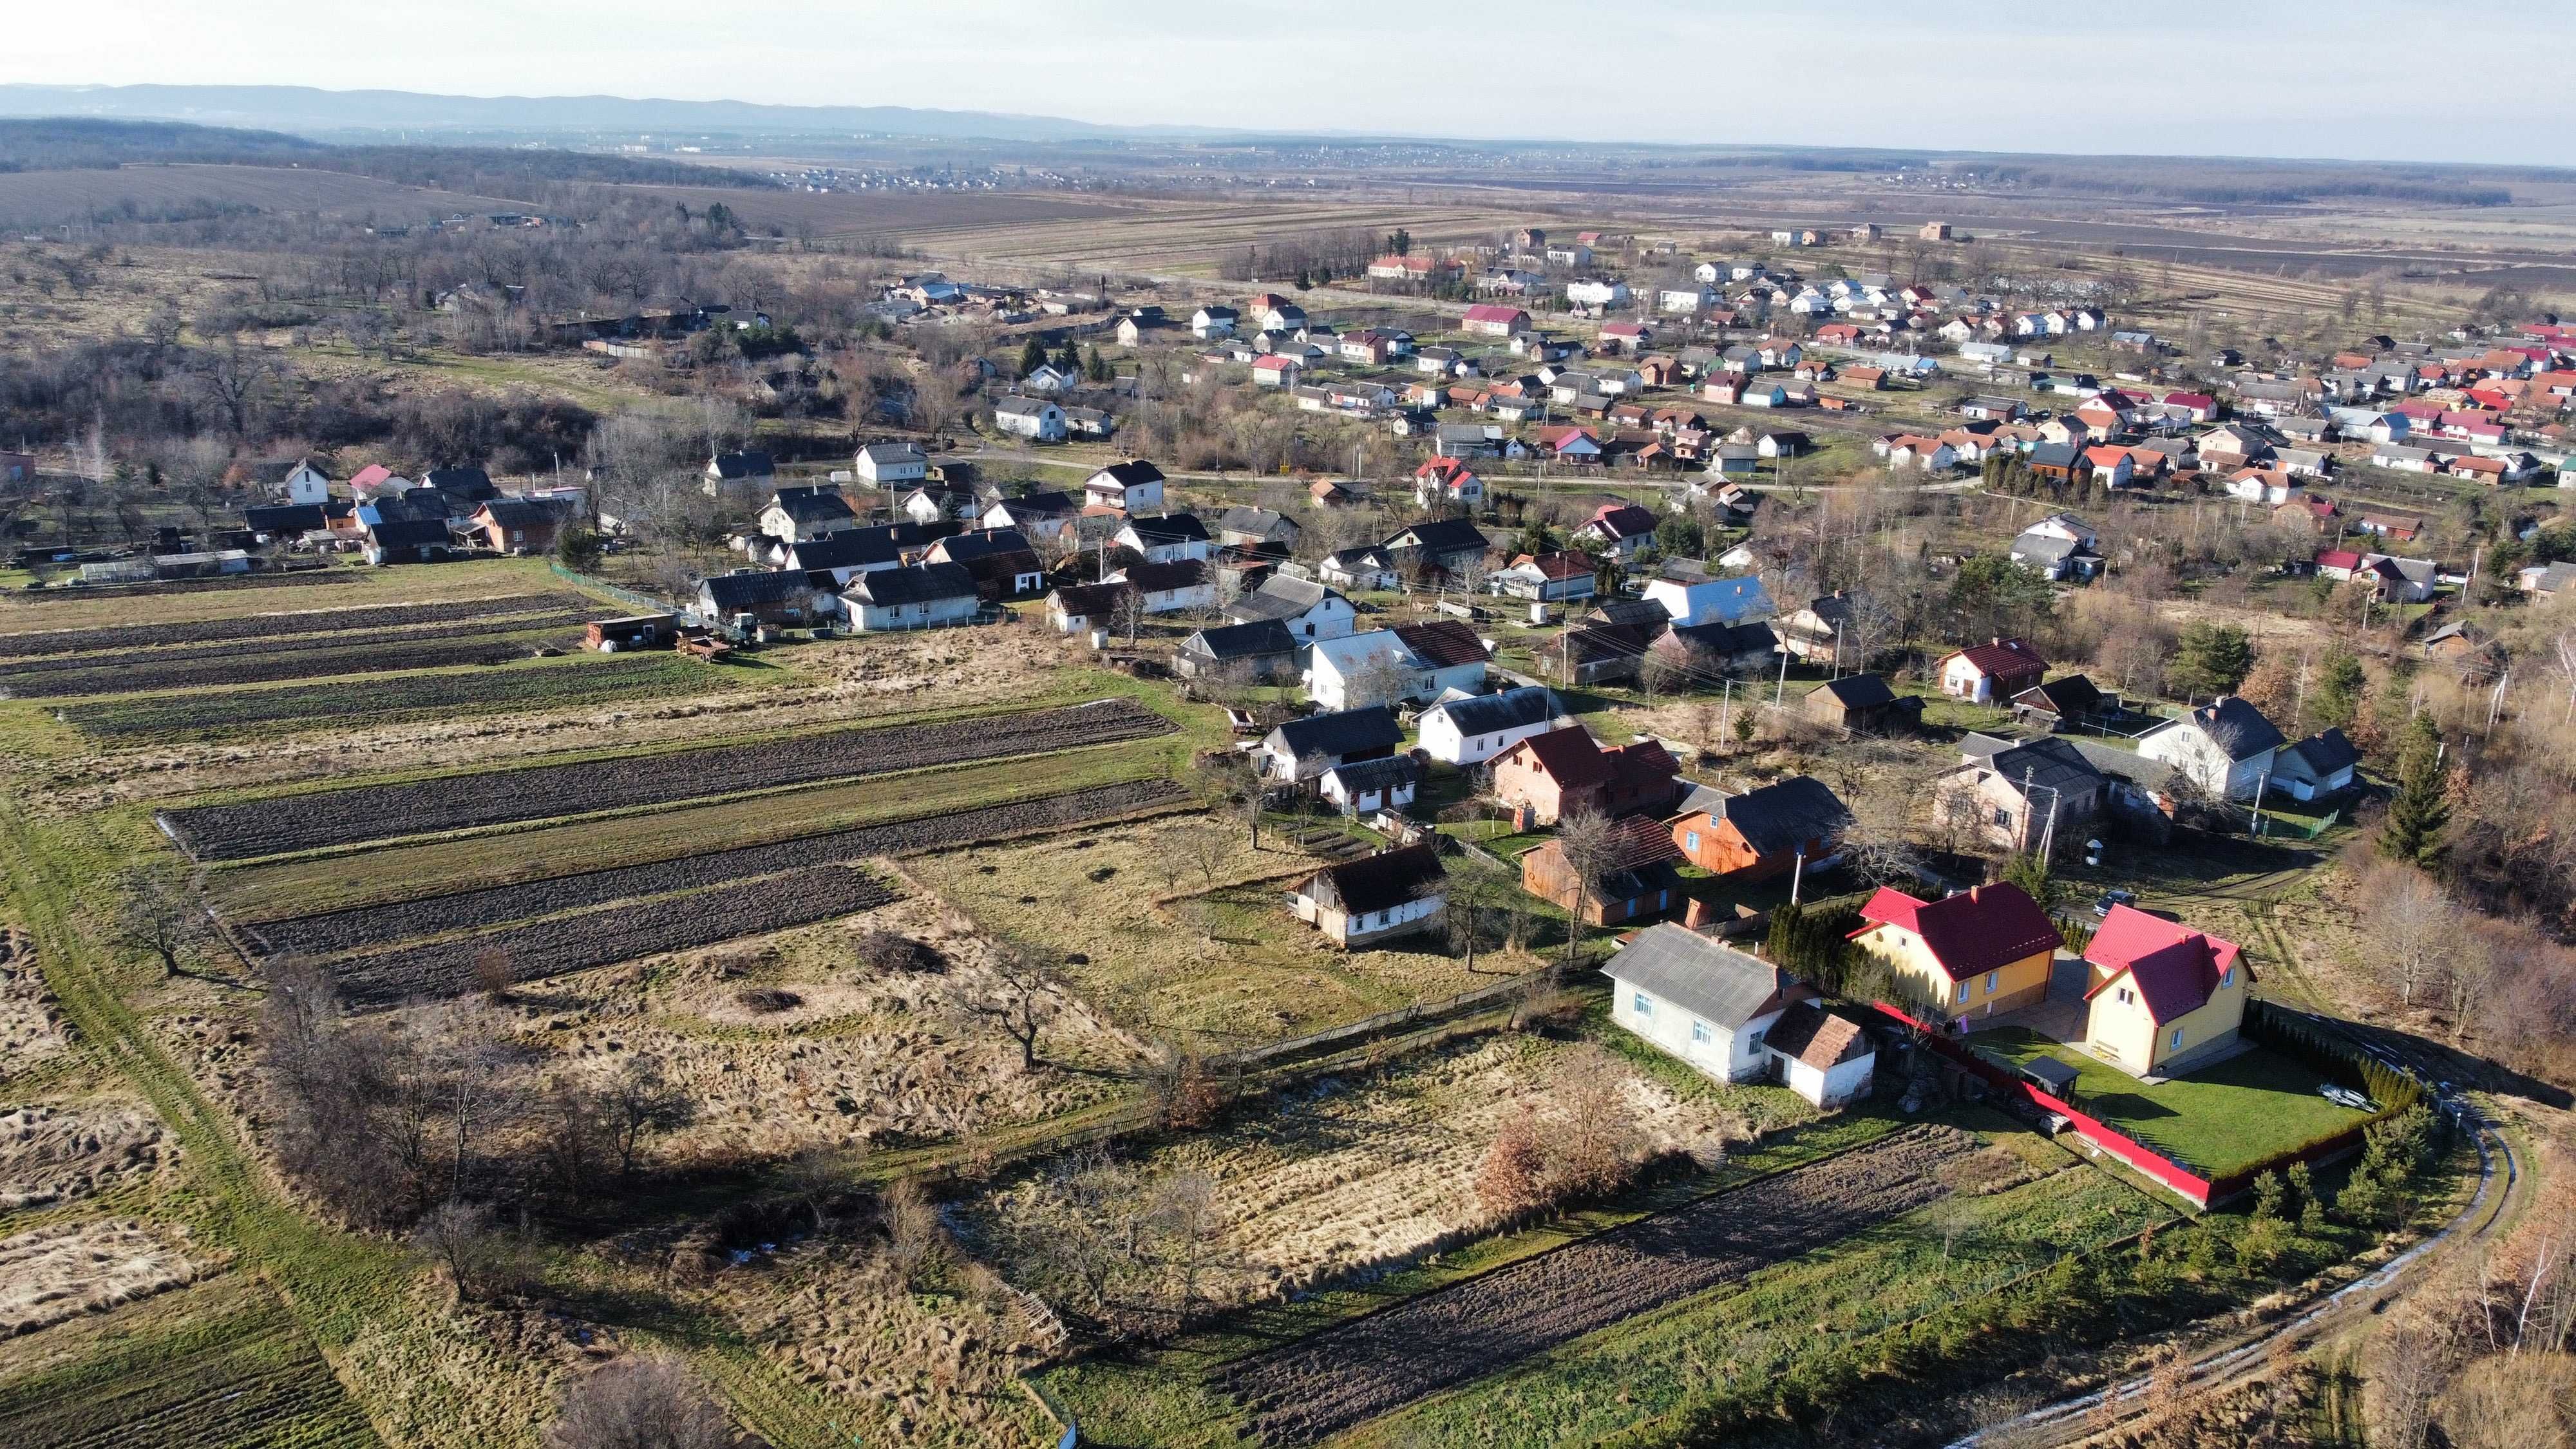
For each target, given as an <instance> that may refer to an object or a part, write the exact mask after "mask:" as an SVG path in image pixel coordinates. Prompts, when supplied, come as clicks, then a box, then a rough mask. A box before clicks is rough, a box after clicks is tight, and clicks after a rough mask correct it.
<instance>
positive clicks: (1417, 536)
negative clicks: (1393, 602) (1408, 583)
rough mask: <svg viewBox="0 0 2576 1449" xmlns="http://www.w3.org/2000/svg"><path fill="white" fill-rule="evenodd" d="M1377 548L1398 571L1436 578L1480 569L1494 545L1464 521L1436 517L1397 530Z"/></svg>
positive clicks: (1461, 519) (1474, 527)
mask: <svg viewBox="0 0 2576 1449" xmlns="http://www.w3.org/2000/svg"><path fill="white" fill-rule="evenodd" d="M1379 547H1380V548H1382V549H1384V550H1385V551H1386V553H1387V554H1388V555H1389V556H1391V557H1392V558H1393V559H1394V560H1395V564H1396V568H1397V569H1398V570H1399V571H1401V572H1406V573H1418V574H1420V575H1422V576H1424V577H1430V578H1437V577H1447V576H1454V575H1456V574H1458V573H1459V572H1460V571H1462V570H1466V569H1470V568H1482V567H1483V566H1484V562H1485V553H1486V551H1487V550H1488V549H1490V548H1492V547H1493V544H1492V541H1491V540H1489V539H1487V538H1486V537H1485V535H1484V533H1483V531H1482V530H1480V529H1478V528H1477V527H1476V526H1475V525H1474V524H1472V523H1469V522H1468V521H1467V520H1465V519H1463V518H1437V519H1432V520H1430V521H1428V522H1423V523H1416V524H1411V525H1409V526H1407V527H1405V528H1403V529H1400V530H1398V531H1397V532H1396V533H1395V534H1394V535H1393V536H1392V537H1390V538H1388V539H1387V540H1386V542H1384V543H1383V544H1380V545H1379Z"/></svg>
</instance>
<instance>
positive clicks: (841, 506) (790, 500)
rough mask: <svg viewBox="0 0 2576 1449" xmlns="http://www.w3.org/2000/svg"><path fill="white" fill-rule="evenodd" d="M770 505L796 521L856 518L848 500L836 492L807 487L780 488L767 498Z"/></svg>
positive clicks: (823, 521)
mask: <svg viewBox="0 0 2576 1449" xmlns="http://www.w3.org/2000/svg"><path fill="white" fill-rule="evenodd" d="M769 503H770V506H771V507H772V508H775V509H777V510H778V511H779V512H781V513H784V514H786V515H787V517H788V518H789V520H791V521H792V522H796V523H827V522H830V521H831V520H833V519H837V518H856V517H858V514H857V513H855V512H853V511H852V510H851V508H850V500H848V499H846V498H843V497H842V496H841V495H840V494H838V493H821V492H815V491H811V490H808V489H803V488H797V489H782V490H780V492H779V494H778V496H777V497H775V498H772V499H771V500H769Z"/></svg>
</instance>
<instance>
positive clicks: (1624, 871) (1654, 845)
mask: <svg viewBox="0 0 2576 1449" xmlns="http://www.w3.org/2000/svg"><path fill="white" fill-rule="evenodd" d="M1602 858H1603V863H1602V865H1601V866H1600V867H1598V873H1597V874H1595V875H1593V876H1592V877H1591V878H1590V879H1588V880H1587V879H1585V878H1584V877H1583V876H1582V874H1581V873H1580V872H1578V871H1577V870H1576V869H1575V868H1574V866H1573V865H1572V863H1571V862H1569V861H1567V859H1566V858H1565V842H1564V841H1562V840H1550V841H1548V842H1546V843H1545V844H1543V845H1540V846H1539V847H1537V848H1536V849H1534V850H1527V851H1523V852H1522V853H1521V889H1523V890H1525V891H1528V892H1529V893H1530V894H1531V895H1534V896H1536V897H1538V898H1539V899H1540V900H1543V901H1546V902H1549V903H1550V904H1552V905H1555V906H1558V907H1561V908H1562V909H1564V910H1565V911H1566V912H1568V913H1569V914H1572V915H1576V916H1579V917H1580V918H1581V919H1582V920H1583V921H1584V922H1585V923H1586V924H1589V925H1594V926H1616V925H1620V924H1622V923H1624V922H1628V921H1637V920H1643V919H1645V918H1647V917H1649V916H1658V915H1662V914H1663V913H1664V912H1666V911H1669V910H1672V909H1673V908H1675V907H1676V906H1679V905H1681V904H1682V902H1683V899H1684V894H1685V893H1684V891H1683V889H1682V879H1681V874H1680V872H1678V871H1676V870H1674V869H1673V862H1674V861H1676V860H1678V859H1680V858H1681V852H1680V851H1679V850H1677V849H1676V848H1675V847H1674V845H1673V841H1672V837H1671V836H1670V835H1667V834H1665V833H1664V828H1663V823H1662V822H1661V821H1658V820H1653V819H1649V818H1647V817H1646V816H1643V815H1630V816H1626V817H1624V818H1621V819H1618V820H1613V821H1611V822H1610V826H1609V830H1608V832H1607V837H1606V838H1605V839H1604V840H1603V842H1602Z"/></svg>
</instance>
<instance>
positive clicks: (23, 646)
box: [0, 591, 597, 659]
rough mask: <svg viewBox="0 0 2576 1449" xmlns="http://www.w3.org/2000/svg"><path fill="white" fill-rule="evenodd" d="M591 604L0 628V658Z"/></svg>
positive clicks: (550, 597) (479, 603)
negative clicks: (24, 630)
mask: <svg viewBox="0 0 2576 1449" xmlns="http://www.w3.org/2000/svg"><path fill="white" fill-rule="evenodd" d="M596 607H597V601H596V600H594V599H592V598H590V597H589V596H587V595H584V594H573V593H564V592H561V591H556V592H550V593H541V594H512V595H508V596H506V597H502V598H493V599H461V600H457V601H455V602H453V603H441V604H381V605H371V606H365V607H360V608H355V609H314V610H308V611H305V612H301V613H289V614H245V615H240V616H238V617H235V618H230V619H199V620H193V621H190V622H185V623H171V624H129V625H124V626H120V627H116V628H106V629H44V630H38V631H35V632H32V633H24V634H0V658H8V659H21V658H27V657H31V656H38V655H49V654H78V653H84V652H87V651H89V650H94V649H150V648H156V647H158V646H160V645H164V644H203V643H209V642H212V641H215V640H221V639H267V638H280V637H283V636H286V635H290V634H330V633H338V632H340V631H343V630H361V629H392V628H398V627H400V626H402V625H405V624H441V623H448V622H452V621H455V620H462V619H474V620H480V621H483V622H485V623H489V622H490V621H491V620H492V619H494V618H495V617H496V616H499V615H504V614H512V613H534V612H541V611H552V612H561V611H564V610H568V609H589V608H596Z"/></svg>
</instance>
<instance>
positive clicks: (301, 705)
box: [62, 654, 776, 740]
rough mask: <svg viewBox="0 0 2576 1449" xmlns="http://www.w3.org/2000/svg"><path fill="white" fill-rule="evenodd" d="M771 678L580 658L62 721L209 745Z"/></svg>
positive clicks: (98, 707)
mask: <svg viewBox="0 0 2576 1449" xmlns="http://www.w3.org/2000/svg"><path fill="white" fill-rule="evenodd" d="M406 662H409V661H406ZM775 677H776V676H775V675H774V674H769V673H767V672H763V673H753V672H750V671H747V670H740V669H732V668H728V667H725V666H721V665H713V664H705V663H701V662H700V661H698V660H694V659H687V658H683V657H680V656H678V655H632V654H626V655H609V656H601V655H595V654H583V655H579V656H577V657H575V658H574V659H571V660H567V661H565V662H563V663H561V664H529V665H524V666H520V667H515V668H508V669H489V670H476V671H474V672H471V673H463V674H421V675H412V676H407V677H404V678H399V679H365V680H352V681H349V682H346V683H331V684H308V685H292V686H288V687H286V688H282V689H258V690H232V691H227V692H225V693H221V694H202V693H191V694H185V695H179V696H175V697H170V698H162V699H139V700H116V701H111V702H106V703H101V704H76V705H73V706H71V707H70V708H68V709H66V710H64V711H63V712H62V718H63V722H64V723H66V724H68V725H70V726H71V727H72V728H74V729H77V730H79V731H80V732H81V733H83V734H85V735H88V736H90V737H92V738H94V739H106V740H125V739H134V738H138V737H149V736H156V735H181V736H186V737H188V738H192V739H209V738H216V737H220V736H223V735H230V734H247V733H260V734H271V733H275V732H276V731H278V730H279V729H280V728H286V729H293V730H314V729H321V728H324V727H326V726H332V725H337V724H341V723H345V722H348V721H352V720H358V721H364V722H366V723H369V724H384V723H389V722H391V721H393V720H398V719H405V718H418V717H423V716H432V715H435V716H441V717H448V718H453V717H456V716H459V715H468V714H482V713H489V712H492V711H497V710H549V709H575V708H580V707H582V706H585V705H593V704H602V703H606V702H609V701H611V700H620V699H647V698H653V697H656V696H664V695H679V694H694V693H699V692H713V691H717V690H722V689H727V688H737V687H750V686H754V685H757V684H761V683H765V682H767V681H768V680H770V679H774V678H775Z"/></svg>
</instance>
